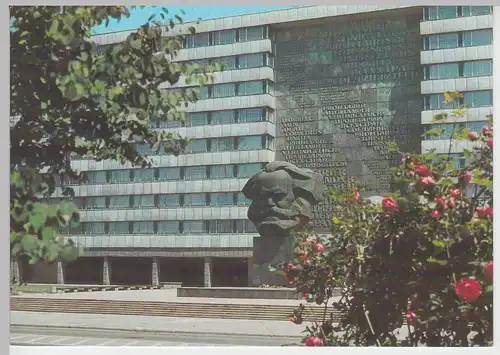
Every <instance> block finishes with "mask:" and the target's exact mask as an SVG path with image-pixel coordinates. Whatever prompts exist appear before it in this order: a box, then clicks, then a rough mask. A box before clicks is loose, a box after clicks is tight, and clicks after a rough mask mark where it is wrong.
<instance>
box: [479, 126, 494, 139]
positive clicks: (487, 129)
mask: <svg viewBox="0 0 500 355" xmlns="http://www.w3.org/2000/svg"><path fill="white" fill-rule="evenodd" d="M481 132H483V134H484V135H485V136H487V137H491V136H492V135H493V127H491V126H484V127H483V128H481Z"/></svg>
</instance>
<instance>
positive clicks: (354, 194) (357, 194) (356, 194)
mask: <svg viewBox="0 0 500 355" xmlns="http://www.w3.org/2000/svg"><path fill="white" fill-rule="evenodd" d="M352 197H353V198H354V201H356V202H358V201H359V189H358V188H357V187H355V188H354V192H353V194H352Z"/></svg>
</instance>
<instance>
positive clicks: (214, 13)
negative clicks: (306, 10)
mask: <svg viewBox="0 0 500 355" xmlns="http://www.w3.org/2000/svg"><path fill="white" fill-rule="evenodd" d="M166 7H167V9H168V12H169V13H168V15H169V16H168V17H169V18H170V17H173V16H174V15H175V14H179V15H180V16H181V17H182V19H183V20H184V22H190V21H196V20H198V19H200V18H201V19H202V20H208V19H214V18H219V17H227V16H236V15H244V14H248V13H256V12H264V11H274V10H281V9H287V8H292V7H294V6H291V5H289V6H214V5H205V6H166ZM181 10H184V12H185V14H184V15H182V14H181ZM160 11H161V8H160V7H158V8H153V7H152V6H146V7H144V8H143V9H140V8H135V9H134V10H131V15H130V17H129V18H128V19H123V20H121V21H120V22H119V23H118V22H117V21H110V23H109V25H108V26H107V27H106V26H104V25H102V26H98V27H96V28H95V29H94V33H95V34H101V33H108V32H116V31H125V30H132V29H136V28H139V27H140V26H141V25H142V24H144V23H145V22H146V21H147V20H148V18H149V16H151V15H152V14H154V13H159V12H160ZM159 19H160V17H158V20H159Z"/></svg>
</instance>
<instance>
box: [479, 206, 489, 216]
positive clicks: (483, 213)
mask: <svg viewBox="0 0 500 355" xmlns="http://www.w3.org/2000/svg"><path fill="white" fill-rule="evenodd" d="M476 213H477V215H478V217H486V216H492V217H493V207H490V206H481V207H478V208H476Z"/></svg>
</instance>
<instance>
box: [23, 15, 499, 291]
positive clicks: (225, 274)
mask: <svg viewBox="0 0 500 355" xmlns="http://www.w3.org/2000/svg"><path fill="white" fill-rule="evenodd" d="M188 25H191V24H186V26H188ZM492 25H493V15H492V7H491V6H446V7H443V6H434V7H425V8H424V7H422V6H336V5H332V6H309V7H300V8H293V9H289V10H281V11H273V12H266V13H258V14H248V15H243V16H235V17H227V18H221V19H212V20H204V21H201V22H199V23H198V24H196V26H195V27H196V29H197V33H196V34H195V35H193V36H189V37H187V38H186V41H185V48H184V49H182V50H181V51H180V53H179V55H178V57H177V58H176V60H178V61H196V62H199V63H201V64H203V63H207V62H210V61H215V62H219V63H222V64H224V66H225V69H224V71H223V72H220V73H216V75H215V81H214V83H213V84H211V85H208V86H207V87H206V88H203V89H202V90H201V92H200V95H201V99H200V100H199V101H198V102H196V103H195V104H191V105H189V107H188V108H187V110H188V112H189V114H188V118H187V120H186V121H185V122H184V123H181V122H161V123H160V122H158V123H155V124H154V125H155V127H156V128H159V129H170V130H175V131H177V132H179V133H180V134H181V135H183V136H186V137H191V138H194V140H193V142H192V143H191V144H190V145H189V147H188V150H187V152H186V154H183V155H180V156H178V157H174V156H168V155H162V154H159V155H157V156H154V157H153V160H154V161H155V163H156V164H155V166H153V167H152V168H150V169H137V168H131V167H130V166H123V165H120V164H119V163H117V162H112V161H102V162H95V161H89V160H74V161H73V164H74V166H75V167H76V168H77V169H78V170H81V171H85V172H86V174H87V182H86V183H85V184H83V185H78V186H74V188H75V194H76V196H77V197H76V202H77V204H78V205H79V206H80V208H81V221H82V223H81V229H80V230H78V231H73V232H72V235H71V238H72V239H73V240H74V241H76V242H77V243H79V244H80V245H82V246H84V247H85V249H86V251H85V256H84V257H82V258H80V259H79V260H78V261H76V262H74V263H71V264H69V265H63V264H62V263H58V264H57V265H55V266H43V267H42V266H39V267H37V268H34V269H33V276H32V279H33V280H42V279H44V280H45V281H52V282H55V281H57V282H66V283H104V284H110V283H111V284H117V283H129V284H131V283H142V284H149V283H153V284H157V283H159V282H163V281H182V282H184V283H185V284H187V285H205V286H210V285H212V286H214V285H244V286H246V285H253V284H259V279H258V277H256V275H252V273H253V267H252V265H253V262H252V257H253V240H254V238H255V237H258V234H257V233H256V231H255V228H254V226H253V225H252V223H251V222H249V221H248V220H247V218H246V213H247V206H248V203H249V201H247V200H246V199H245V198H244V196H243V195H242V194H241V192H240V191H241V189H242V187H243V186H244V184H245V183H246V181H247V179H248V178H249V177H250V176H252V175H253V174H254V173H256V172H257V171H259V170H260V169H261V167H262V166H263V165H264V164H265V163H267V162H270V161H273V160H287V161H290V162H292V163H294V164H297V165H299V166H301V167H306V168H311V169H314V170H316V171H319V172H320V173H322V174H323V176H324V177H325V181H326V183H327V184H328V185H329V186H335V185H336V184H339V183H340V182H341V181H342V178H343V177H346V176H350V177H354V178H356V179H359V180H361V181H363V182H366V183H369V184H371V186H372V189H373V191H374V192H381V191H384V190H386V189H387V181H388V180H387V179H388V172H389V167H390V166H391V164H393V158H392V157H391V156H390V154H389V153H388V151H387V150H386V148H385V145H384V144H383V142H381V141H383V140H387V139H394V140H396V141H398V142H399V143H400V145H401V146H402V148H403V149H405V150H414V151H420V149H424V150H427V149H429V148H436V149H437V150H438V151H440V152H443V153H444V152H447V144H448V140H447V139H446V138H447V137H446V135H444V136H443V137H438V139H436V138H433V139H432V140H424V141H422V140H421V134H422V133H423V131H424V127H428V126H432V124H431V120H432V117H433V115H434V114H436V113H438V112H441V111H442V110H446V109H447V107H445V106H443V104H442V93H443V92H445V91H454V90H458V91H463V92H464V99H463V101H464V103H466V104H469V105H471V107H472V108H471V109H470V110H469V112H468V114H467V116H466V117H464V118H463V119H460V120H459V121H460V124H461V125H466V126H467V127H470V128H472V129H477V128H479V127H481V125H482V124H483V122H484V121H485V117H486V115H487V114H488V113H491V110H492V107H491V106H492V87H493V86H492V85H493V84H492V60H493V50H492V45H493V39H492ZM179 27H181V28H182V26H179ZM128 34H129V32H127V31H125V32H117V33H109V34H105V35H98V36H95V41H96V42H97V43H98V44H100V45H111V44H113V43H118V42H120V41H122V40H124V39H125V38H126V36H127V35H128ZM183 86H184V87H185V86H186V85H185V84H183V82H182V80H181V81H180V82H179V85H177V89H178V88H179V87H183ZM167 89H168V88H167ZM445 127H449V123H446V124H445ZM461 148H462V143H454V146H453V153H456V154H460V149H461ZM138 149H141V151H142V152H144V153H147V152H148V149H149V147H147V146H141V147H138ZM55 197H56V198H57V197H58V196H55ZM330 218H331V209H330V208H329V205H328V204H322V205H320V206H318V207H317V208H316V210H315V220H314V223H315V225H316V227H317V228H318V229H322V228H325V227H327V223H326V222H327V221H328V220H330ZM49 268H50V270H49Z"/></svg>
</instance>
